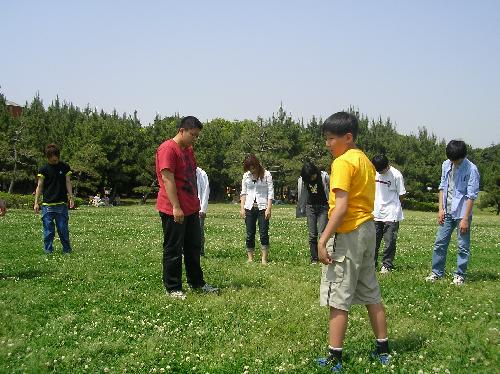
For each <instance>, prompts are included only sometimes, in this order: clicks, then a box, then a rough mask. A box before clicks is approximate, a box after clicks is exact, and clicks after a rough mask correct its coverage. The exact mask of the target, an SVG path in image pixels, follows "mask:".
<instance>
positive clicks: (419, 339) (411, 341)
mask: <svg viewBox="0 0 500 374" xmlns="http://www.w3.org/2000/svg"><path fill="white" fill-rule="evenodd" d="M425 339H426V338H425V336H423V335H418V334H413V335H407V336H404V337H401V338H396V339H391V349H392V350H394V351H396V352H398V353H401V352H417V351H419V350H420V349H422V347H423V346H424V344H425Z"/></svg>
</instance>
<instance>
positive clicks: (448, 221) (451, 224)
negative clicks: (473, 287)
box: [432, 214, 472, 277]
mask: <svg viewBox="0 0 500 374" xmlns="http://www.w3.org/2000/svg"><path fill="white" fill-rule="evenodd" d="M461 220H462V219H461V218H459V219H453V218H452V216H451V215H449V214H446V215H445V217H444V222H443V224H442V225H440V226H439V229H438V232H437V235H436V241H435V242H434V252H433V253H432V272H433V273H434V274H436V275H437V276H438V277H442V276H443V275H444V268H445V265H446V253H447V252H448V245H449V244H450V239H451V234H452V232H453V230H455V228H457V227H458V225H459V224H460V221H461ZM471 222H472V217H470V218H469V230H467V232H466V233H465V234H462V233H461V232H460V230H459V229H457V240H458V249H457V271H456V273H455V274H457V275H460V276H462V277H465V274H466V273H467V265H468V263H469V257H470V224H471Z"/></svg>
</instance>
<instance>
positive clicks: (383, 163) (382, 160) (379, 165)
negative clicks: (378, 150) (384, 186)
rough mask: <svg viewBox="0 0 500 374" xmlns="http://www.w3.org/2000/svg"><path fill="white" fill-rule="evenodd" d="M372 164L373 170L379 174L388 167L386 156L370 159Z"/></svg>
mask: <svg viewBox="0 0 500 374" xmlns="http://www.w3.org/2000/svg"><path fill="white" fill-rule="evenodd" d="M372 164H373V166H375V170H377V172H378V173H380V172H381V171H382V170H384V169H385V168H386V167H388V166H389V160H388V159H387V157H386V155H376V156H375V157H373V158H372Z"/></svg>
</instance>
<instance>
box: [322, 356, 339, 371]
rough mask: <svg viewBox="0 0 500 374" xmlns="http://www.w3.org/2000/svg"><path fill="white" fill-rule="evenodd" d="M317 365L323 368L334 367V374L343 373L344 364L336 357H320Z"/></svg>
mask: <svg viewBox="0 0 500 374" xmlns="http://www.w3.org/2000/svg"><path fill="white" fill-rule="evenodd" d="M316 363H317V364H318V366H321V367H327V366H331V367H332V369H331V370H332V373H341V372H342V362H340V361H339V360H337V359H336V358H334V357H331V356H330V357H320V358H318V359H316Z"/></svg>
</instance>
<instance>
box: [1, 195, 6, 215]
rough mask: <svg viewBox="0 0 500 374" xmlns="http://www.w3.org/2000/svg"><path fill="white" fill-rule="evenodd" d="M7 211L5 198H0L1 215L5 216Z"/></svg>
mask: <svg viewBox="0 0 500 374" xmlns="http://www.w3.org/2000/svg"><path fill="white" fill-rule="evenodd" d="M5 213H7V204H6V203H5V200H2V199H0V217H3V216H5Z"/></svg>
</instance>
